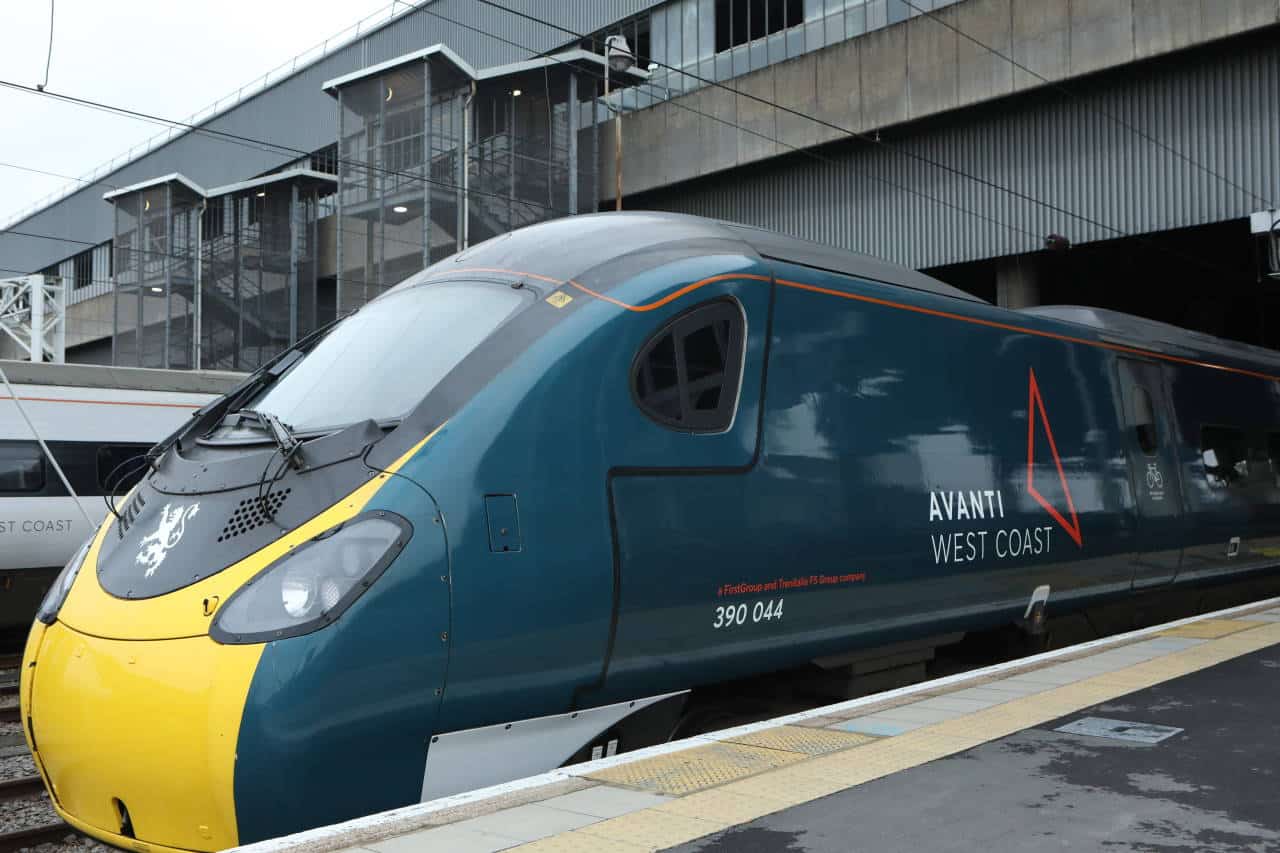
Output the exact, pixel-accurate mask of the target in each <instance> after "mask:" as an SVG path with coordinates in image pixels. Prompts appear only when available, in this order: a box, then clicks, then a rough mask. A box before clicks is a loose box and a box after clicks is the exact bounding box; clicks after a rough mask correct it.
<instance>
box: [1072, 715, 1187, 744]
mask: <svg viewBox="0 0 1280 853" xmlns="http://www.w3.org/2000/svg"><path fill="white" fill-rule="evenodd" d="M1054 731H1055V732H1065V733H1066V734H1069V735H1089V736H1090V737H1106V738H1111V739H1112V740H1127V741H1131V742H1133V743H1159V742H1160V741H1162V740H1164V739H1165V738H1171V737H1173V736H1174V735H1176V734H1178V733H1179V732H1181V731H1183V730H1182V729H1176V728H1174V727H1173V726H1157V725H1154V724H1153V723H1131V722H1127V721H1125V720H1108V719H1107V718H1106V717H1085V718H1084V719H1082V720H1076V721H1075V722H1074V723H1067V724H1066V725H1065V726H1059V727H1058V728H1056V729H1054Z"/></svg>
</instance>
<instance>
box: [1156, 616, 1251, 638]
mask: <svg viewBox="0 0 1280 853" xmlns="http://www.w3.org/2000/svg"><path fill="white" fill-rule="evenodd" d="M1256 624H1257V623H1256V622H1248V621H1245V620H1242V619H1205V620H1204V621H1202V622H1190V623H1188V624H1186V625H1179V626H1178V627H1177V628H1170V629H1169V630H1168V631H1161V632H1160V634H1161V635H1162V636H1165V637H1188V638H1191V639H1195V640H1216V639H1217V638H1218V637H1225V636H1227V635H1228V634H1234V633H1236V632H1237V631H1243V630H1244V629H1246V628H1252V627H1253V626H1254V625H1256Z"/></svg>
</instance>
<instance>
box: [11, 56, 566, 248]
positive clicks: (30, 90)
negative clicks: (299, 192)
mask: <svg viewBox="0 0 1280 853" xmlns="http://www.w3.org/2000/svg"><path fill="white" fill-rule="evenodd" d="M0 86H2V87H4V88H8V89H13V90H15V91H19V92H26V93H27V94H31V95H41V96H44V97H47V98H53V99H55V100H59V101H63V102H66V103H70V104H76V105H79V106H82V107H85V108H88V109H95V110H100V111H102V112H107V113H112V114H115V115H121V116H125V117H129V118H135V119H137V120H139V121H145V122H149V123H151V124H157V125H160V126H164V127H170V128H176V129H181V130H186V131H189V132H191V133H196V134H200V135H204V136H212V137H215V138H218V139H222V140H224V141H227V142H231V143H235V144H239V145H244V146H246V147H249V148H253V149H256V150H259V151H264V152H268V153H273V154H279V153H286V154H292V155H295V156H298V157H310V156H312V155H313V154H314V153H315V152H314V151H308V150H306V149H303V148H295V147H294V146H292V145H285V144H284V143H279V142H271V141H269V140H263V139H257V138H254V137H252V136H245V135H243V134H239V133H231V132H230V131H225V130H215V129H213V128H209V127H204V126H201V125H196V124H191V123H189V122H185V121H178V120H177V119H168V118H164V117H162V116H157V115H152V114H150V113H146V112H143V111H141V110H135V109H131V108H129V107H120V106H116V105H113V104H107V103H104V102H102V101H95V100H92V99H90V98H80V97H76V96H75V95H68V94H65V93H62V92H54V91H52V90H49V89H37V88H35V87H33V86H27V85H24V84H22V83H15V82H13V81H12V80H3V79H0ZM337 162H338V163H341V164H346V165H349V166H352V167H353V168H356V169H360V170H363V171H366V172H371V173H374V174H380V175H385V176H388V177H399V178H407V179H410V180H412V181H420V182H423V183H426V184H431V185H433V186H438V187H441V188H444V189H451V190H461V189H463V186H462V185H461V184H456V183H452V182H450V181H441V180H438V179H435V178H431V177H428V176H426V175H417V174H414V173H412V172H404V171H400V170H396V169H387V168H384V167H381V166H374V165H371V164H369V163H365V162H362V161H358V160H348V159H344V158H341V157H339V158H338V160H337ZM86 183H87V182H86ZM94 183H97V182H96V181H95V182H94ZM468 191H469V192H470V193H471V194H473V195H479V196H483V197H487V198H493V199H497V200H499V201H506V200H507V196H506V195H503V194H502V193H494V192H488V191H485V190H476V189H471V190H468ZM522 203H524V204H528V205H533V206H536V207H540V208H544V209H546V205H543V204H541V203H539V202H535V201H530V200H522ZM550 209H551V210H552V211H553V212H557V213H561V214H566V213H568V210H566V209H564V208H550ZM3 233H5V232H4V231H0V234H3Z"/></svg>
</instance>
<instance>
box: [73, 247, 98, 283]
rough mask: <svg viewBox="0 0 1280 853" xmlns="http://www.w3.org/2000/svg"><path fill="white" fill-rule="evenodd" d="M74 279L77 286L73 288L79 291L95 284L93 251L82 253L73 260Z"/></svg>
mask: <svg viewBox="0 0 1280 853" xmlns="http://www.w3.org/2000/svg"><path fill="white" fill-rule="evenodd" d="M71 267H72V270H73V272H72V277H73V278H74V280H75V284H73V285H72V288H73V289H75V290H79V289H80V288H82V287H88V286H89V285H91V284H93V249H88V250H86V251H83V252H81V253H80V254H78V255H76V256H75V257H74V258H72V259H71Z"/></svg>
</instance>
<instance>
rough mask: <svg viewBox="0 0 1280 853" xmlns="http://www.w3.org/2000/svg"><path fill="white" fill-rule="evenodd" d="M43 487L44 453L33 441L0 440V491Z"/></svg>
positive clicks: (34, 489)
mask: <svg viewBox="0 0 1280 853" xmlns="http://www.w3.org/2000/svg"><path fill="white" fill-rule="evenodd" d="M43 489H44V454H43V453H41V451H40V445H39V444H37V443H36V442H34V441H0V492H39V491H42V490H43Z"/></svg>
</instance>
